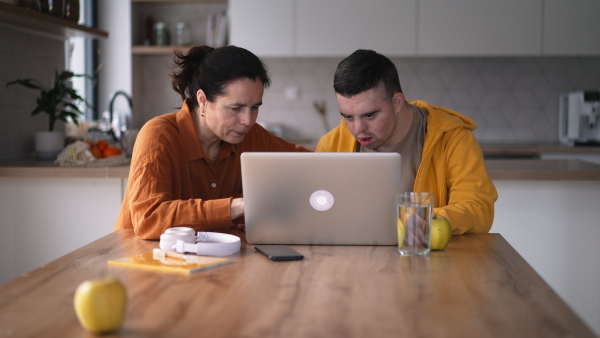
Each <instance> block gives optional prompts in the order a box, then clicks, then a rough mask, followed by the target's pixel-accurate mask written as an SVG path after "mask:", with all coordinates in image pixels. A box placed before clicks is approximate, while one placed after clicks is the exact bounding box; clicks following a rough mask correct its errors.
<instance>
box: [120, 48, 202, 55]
mask: <svg viewBox="0 0 600 338" xmlns="http://www.w3.org/2000/svg"><path fill="white" fill-rule="evenodd" d="M191 47H192V46H132V47H131V54H133V55H173V49H179V50H182V51H184V52H186V53H187V51H188V50H189V49H190V48H191Z"/></svg>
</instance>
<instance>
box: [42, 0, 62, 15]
mask: <svg viewBox="0 0 600 338" xmlns="http://www.w3.org/2000/svg"><path fill="white" fill-rule="evenodd" d="M46 2H48V13H49V14H50V15H53V16H56V17H59V18H62V17H63V16H64V7H63V0H46Z"/></svg>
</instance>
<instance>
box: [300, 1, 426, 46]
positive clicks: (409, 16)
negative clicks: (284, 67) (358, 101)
mask: <svg viewBox="0 0 600 338" xmlns="http://www.w3.org/2000/svg"><path fill="white" fill-rule="evenodd" d="M416 1H417V0H374V1H363V0H300V1H297V3H296V6H297V10H296V13H297V19H296V43H297V49H296V55H298V56H347V55H349V54H351V53H352V52H353V51H355V50H356V49H359V48H365V49H373V50H376V51H377V52H379V53H382V54H384V55H388V56H400V55H414V54H415V52H416V27H417V22H416V20H417V18H416Z"/></svg>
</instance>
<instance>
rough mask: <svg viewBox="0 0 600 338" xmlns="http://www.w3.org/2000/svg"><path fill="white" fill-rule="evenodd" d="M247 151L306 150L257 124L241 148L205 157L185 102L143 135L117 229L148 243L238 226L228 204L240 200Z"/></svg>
mask: <svg viewBox="0 0 600 338" xmlns="http://www.w3.org/2000/svg"><path fill="white" fill-rule="evenodd" d="M244 151H308V150H307V149H306V148H304V147H296V146H295V145H294V144H292V143H289V142H287V141H284V140H282V139H280V138H278V137H276V136H274V135H273V134H271V133H270V132H269V131H267V130H265V129H264V128H263V127H261V126H260V125H258V124H255V125H254V126H253V127H252V128H251V129H250V132H249V133H248V134H246V136H245V138H244V140H243V141H242V142H240V143H239V144H235V145H233V144H229V143H225V142H223V143H222V145H221V149H220V151H219V156H218V159H217V162H216V163H213V162H212V161H211V160H209V159H208V157H206V156H205V154H204V151H203V150H202V146H201V144H200V141H199V139H198V136H197V133H196V128H195V125H194V121H193V118H192V114H191V113H190V110H189V108H188V106H187V104H186V103H184V105H183V107H182V108H181V110H180V111H179V112H177V113H170V114H165V115H161V116H158V117H155V118H153V119H152V120H150V121H148V122H147V123H146V124H145V125H144V127H143V128H142V129H141V130H140V132H139V134H138V137H137V139H136V142H135V147H134V149H133V156H132V159H131V166H130V171H129V180H128V183H127V190H126V192H125V197H124V198H123V204H122V205H121V211H120V212H119V216H118V218H117V222H116V224H115V228H114V229H115V230H117V229H133V230H134V232H135V233H136V234H137V235H138V236H140V237H142V238H144V239H158V238H160V235H161V234H162V233H164V232H165V230H166V229H167V228H171V227H176V226H186V227H191V228H194V229H196V231H223V230H226V229H229V228H230V227H231V226H233V225H234V222H233V221H232V220H231V214H230V203H231V200H232V198H234V197H242V174H241V165H240V155H241V154H242V153H243V152H244Z"/></svg>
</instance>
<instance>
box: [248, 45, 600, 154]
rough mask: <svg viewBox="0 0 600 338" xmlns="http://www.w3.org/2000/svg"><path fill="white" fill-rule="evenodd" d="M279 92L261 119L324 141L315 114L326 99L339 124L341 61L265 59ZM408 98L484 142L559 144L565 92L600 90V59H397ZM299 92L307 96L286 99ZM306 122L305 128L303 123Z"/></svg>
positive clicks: (269, 94) (268, 99)
mask: <svg viewBox="0 0 600 338" xmlns="http://www.w3.org/2000/svg"><path fill="white" fill-rule="evenodd" d="M264 61H265V63H266V64H267V66H268V67H269V71H270V73H271V77H272V80H273V81H272V83H273V84H272V88H270V89H268V90H267V91H266V92H265V97H264V100H263V101H264V102H265V104H264V106H263V107H262V108H261V112H260V114H259V121H261V122H263V123H282V124H285V125H286V126H287V127H289V128H290V129H291V130H292V134H293V135H295V136H297V137H298V138H299V139H311V140H315V141H316V140H318V139H319V138H320V137H321V136H322V134H323V132H324V129H323V125H322V123H321V122H320V119H319V118H318V116H317V113H316V111H315V110H314V108H313V102H314V101H325V102H326V105H327V119H328V122H329V124H330V125H331V126H332V127H333V126H336V125H337V124H338V123H339V120H340V115H339V112H338V110H337V103H336V100H335V94H334V91H333V88H332V81H333V73H334V72H335V68H336V66H337V63H338V62H339V61H340V59H332V58H294V59H288V58H265V59H264ZM392 61H393V62H394V63H395V64H396V67H397V68H398V72H399V74H400V82H401V85H402V88H403V90H404V93H405V94H406V96H407V98H408V99H409V100H425V101H428V102H430V103H432V104H436V105H440V106H444V107H446V108H449V109H453V110H456V111H458V112H460V113H463V114H465V115H467V116H469V117H471V118H472V119H473V120H475V122H476V123H477V125H478V128H477V130H476V131H475V135H476V137H477V138H478V140H479V141H480V142H482V143H531V142H539V143H548V142H557V141H558V135H557V134H558V94H559V93H561V92H564V91H571V90H579V89H585V90H599V89H600V69H599V68H600V57H544V58H542V57H539V58H534V57H518V58H517V57H513V58H511V57H497V58H493V57H487V58H483V57H478V58H475V57H473V58H466V57H462V58H392ZM290 86H295V87H297V88H298V89H299V90H300V93H301V96H300V98H299V99H298V100H297V101H289V100H286V98H285V96H284V90H285V88H287V87H290ZM300 121H302V122H300Z"/></svg>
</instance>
